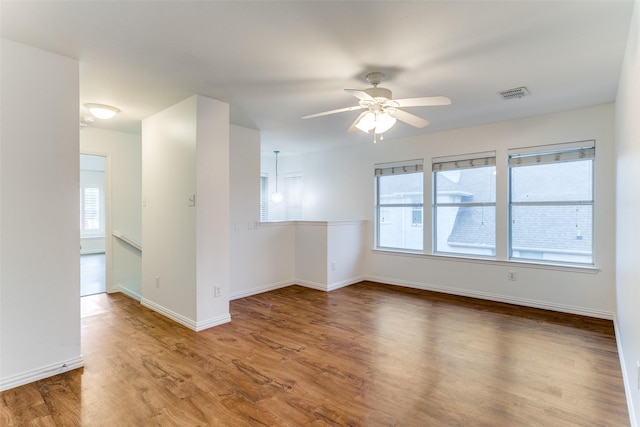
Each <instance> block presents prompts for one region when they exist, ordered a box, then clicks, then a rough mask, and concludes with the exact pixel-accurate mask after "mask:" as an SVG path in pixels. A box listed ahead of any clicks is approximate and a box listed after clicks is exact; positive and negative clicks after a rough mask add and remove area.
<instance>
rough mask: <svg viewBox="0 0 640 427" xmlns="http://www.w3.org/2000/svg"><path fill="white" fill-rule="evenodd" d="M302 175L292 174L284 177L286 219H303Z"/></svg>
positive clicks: (299, 173) (298, 173)
mask: <svg viewBox="0 0 640 427" xmlns="http://www.w3.org/2000/svg"><path fill="white" fill-rule="evenodd" d="M302 185H303V180H302V173H301V172H292V173H287V174H285V175H284V200H285V204H286V207H285V211H286V213H285V214H286V218H287V219H289V220H296V219H302V190H303V189H302Z"/></svg>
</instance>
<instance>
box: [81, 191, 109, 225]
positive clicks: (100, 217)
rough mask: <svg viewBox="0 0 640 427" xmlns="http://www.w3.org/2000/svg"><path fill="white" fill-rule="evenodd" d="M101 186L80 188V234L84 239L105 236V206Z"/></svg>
mask: <svg viewBox="0 0 640 427" xmlns="http://www.w3.org/2000/svg"><path fill="white" fill-rule="evenodd" d="M103 197H104V195H103V194H102V189H101V188H100V187H99V186H82V187H81V188H80V234H81V236H82V237H87V236H92V237H95V236H102V235H104V206H103Z"/></svg>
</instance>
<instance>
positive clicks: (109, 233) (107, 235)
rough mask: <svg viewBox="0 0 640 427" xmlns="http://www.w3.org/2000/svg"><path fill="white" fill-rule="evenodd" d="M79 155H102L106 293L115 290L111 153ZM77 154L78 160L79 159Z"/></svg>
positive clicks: (82, 152)
mask: <svg viewBox="0 0 640 427" xmlns="http://www.w3.org/2000/svg"><path fill="white" fill-rule="evenodd" d="M81 155H88V156H99V157H104V216H105V221H104V282H105V290H106V292H107V293H108V294H110V293H113V292H116V290H115V289H114V287H113V279H112V276H113V274H112V271H111V270H112V260H111V256H112V240H113V229H112V225H111V224H112V222H111V153H105V152H100V151H93V150H80V156H81ZM80 156H78V161H80Z"/></svg>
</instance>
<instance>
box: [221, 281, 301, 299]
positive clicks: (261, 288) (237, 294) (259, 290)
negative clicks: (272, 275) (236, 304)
mask: <svg viewBox="0 0 640 427" xmlns="http://www.w3.org/2000/svg"><path fill="white" fill-rule="evenodd" d="M294 284H296V282H295V280H285V281H282V282H277V283H270V284H268V285H265V286H259V287H256V288H251V289H247V290H244V291H240V292H234V293H232V294H231V297H230V300H232V301H233V300H234V299H240V298H245V297H250V296H252V295H258V294H262V293H264V292H269V291H274V290H276V289H280V288H286V287H287V286H291V285H294Z"/></svg>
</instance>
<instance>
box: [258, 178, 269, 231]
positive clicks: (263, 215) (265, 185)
mask: <svg viewBox="0 0 640 427" xmlns="http://www.w3.org/2000/svg"><path fill="white" fill-rule="evenodd" d="M268 219H269V177H268V176H267V175H261V176H260V221H267V220H268Z"/></svg>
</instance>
